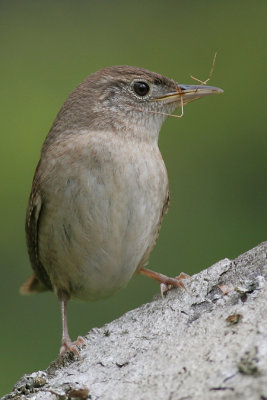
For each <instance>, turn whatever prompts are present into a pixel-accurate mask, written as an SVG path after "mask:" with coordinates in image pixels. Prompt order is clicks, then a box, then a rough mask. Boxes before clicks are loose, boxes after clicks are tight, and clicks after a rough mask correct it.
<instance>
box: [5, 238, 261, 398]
mask: <svg viewBox="0 0 267 400" xmlns="http://www.w3.org/2000/svg"><path fill="white" fill-rule="evenodd" d="M266 253H267V242H265V243H262V244H260V245H259V246H257V247H255V248H254V249H252V250H250V251H248V252H247V253H245V254H243V255H241V256H240V257H238V258H237V259H235V260H233V261H230V260H228V259H224V260H221V261H219V262H218V263H216V264H214V265H212V266H211V267H210V268H208V269H206V270H204V271H201V272H200V273H198V274H197V275H194V276H193V277H192V278H191V279H188V280H186V281H184V282H185V286H186V289H187V290H183V289H180V288H179V289H173V290H171V291H170V292H168V293H167V295H166V297H165V298H164V299H161V298H160V297H157V298H156V299H155V300H154V301H152V302H151V303H149V304H145V305H143V306H142V307H140V308H138V309H136V310H133V311H130V312H128V313H126V314H125V315H123V316H122V317H121V318H119V319H117V320H115V321H113V322H111V323H109V324H107V325H105V326H103V327H102V328H100V329H93V330H91V331H90V332H89V334H88V336H87V337H86V341H87V346H86V347H84V348H83V349H82V350H81V358H82V359H81V360H79V359H78V358H76V357H73V356H72V355H70V354H67V355H66V356H65V357H64V358H63V359H61V360H57V361H56V362H54V363H52V364H51V365H50V366H49V367H48V369H47V370H46V371H39V372H34V373H33V374H31V375H25V376H24V377H22V378H21V379H20V380H19V381H18V382H17V384H16V385H15V387H14V389H13V392H12V393H10V394H8V395H6V396H4V397H3V398H2V399H4V400H8V399H21V400H26V399H31V400H32V399H34V400H58V399H61V400H63V399H75V398H78V399H92V400H97V399H99V400H150V399H151V400H191V399H198V400H202V399H203V400H209V399H211V400H213V399H216V400H217V399H219V400H221V399H224V400H238V399H240V400H241V399H242V400H246V399H247V400H254V399H255V400H267V285H266V278H267V254H266Z"/></svg>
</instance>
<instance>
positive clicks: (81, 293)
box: [41, 140, 168, 299]
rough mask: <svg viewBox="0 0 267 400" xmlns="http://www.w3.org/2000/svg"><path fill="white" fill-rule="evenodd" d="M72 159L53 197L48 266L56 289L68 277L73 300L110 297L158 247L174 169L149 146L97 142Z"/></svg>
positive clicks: (46, 250) (46, 247) (47, 229)
mask: <svg viewBox="0 0 267 400" xmlns="http://www.w3.org/2000/svg"><path fill="white" fill-rule="evenodd" d="M67 157H68V156H67ZM70 159H72V165H71V168H69V169H68V170H66V168H65V169H64V178H62V177H61V178H60V182H59V183H58V184H57V185H56V184H54V185H53V187H54V189H53V190H52V191H51V193H50V195H51V197H53V202H52V201H51V202H48V204H47V208H46V213H47V215H48V217H49V218H50V227H49V223H48V224H46V226H42V227H41V228H42V231H43V235H42V237H43V238H46V239H43V240H42V242H43V246H42V247H43V249H44V251H43V255H44V258H46V260H44V262H45V264H46V265H47V266H48V269H50V270H51V269H52V274H53V279H52V280H54V282H55V286H57V285H58V284H59V283H58V281H59V280H60V279H59V278H60V276H61V277H62V276H64V282H65V284H68V285H70V287H71V291H72V296H73V297H77V298H81V299H97V298H99V297H106V296H108V295H109V294H112V293H113V292H114V291H116V290H117V289H119V288H120V287H122V286H125V285H126V284H127V283H128V281H129V279H130V278H131V276H132V275H133V274H134V272H135V270H136V268H137V267H138V265H139V263H140V260H141V259H142V257H143V256H144V254H145V253H146V252H147V251H148V249H151V248H152V247H153V244H154V242H155V237H156V236H157V232H158V229H159V225H160V221H161V216H162V209H163V207H164V203H165V201H166V197H167V191H168V179H167V173H166V168H165V165H164V162H163V160H162V157H161V154H160V152H159V149H158V147H157V145H156V144H155V145H153V146H152V145H148V144H147V143H143V144H142V143H131V142H125V143H120V146H118V145H116V144H115V143H108V142H106V143H103V142H102V143H99V142H98V141H97V140H96V141H95V142H94V141H91V142H90V145H89V146H84V147H83V148H80V150H79V151H78V152H77V149H76V162H73V158H72V157H70ZM58 161H59V166H58V167H57V169H58V170H59V171H60V170H61V165H60V160H58ZM62 173H63V170H62ZM56 188H57V189H56ZM50 189H52V188H50ZM48 191H49V190H48ZM55 197H56V203H57V205H58V207H57V212H55ZM49 218H48V219H49ZM46 220H47V218H46ZM51 224H53V227H54V229H53V231H52V230H51ZM45 232H46V233H45ZM51 232H52V233H51ZM49 236H50V237H49ZM48 237H49V244H48V243H47V238H48ZM45 242H46V243H45ZM53 243H54V245H53ZM51 247H53V249H51ZM49 248H50V249H49ZM55 253H56V257H53V259H54V263H53V264H54V265H51V262H50V260H49V258H50V256H49V254H53V255H55ZM47 255H48V257H47ZM55 264H56V265H55Z"/></svg>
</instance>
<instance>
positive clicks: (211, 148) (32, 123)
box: [0, 0, 267, 395]
mask: <svg viewBox="0 0 267 400" xmlns="http://www.w3.org/2000/svg"><path fill="white" fill-rule="evenodd" d="M266 12H267V3H266V1H254V2H251V1H247V0H243V1H223V2H222V1H221V2H219V1H199V0H196V1H187V2H186V1H171V0H164V1H156V0H154V1H132V2H130V1H103V0H98V1H97V0H94V1H91V0H88V1H85V0H84V1H82V0H79V1H67V0H64V1H63V0H61V1H60V0H53V1H48V0H46V1H36V0H32V1H28V0H24V1H21V0H20V1H19V0H18V1H13V0H9V1H0V50H1V53H0V57H1V58H0V60H1V62H0V76H1V90H0V102H1V105H0V107H1V146H0V148H1V155H0V162H1V169H0V173H1V177H0V179H1V186H0V190H1V207H0V213H1V233H0V240H1V274H2V275H1V279H0V285H1V288H0V296H1V303H0V307H1V310H0V313H1V314H0V315H1V317H0V318H1V319H0V321H1V329H0V332H1V337H0V339H1V340H0V347H1V349H0V354H1V356H0V360H1V361H0V395H3V394H4V393H5V392H7V391H10V390H11V388H12V386H13V384H14V383H15V382H16V380H17V379H18V378H19V377H20V376H21V375H23V374H24V373H29V372H32V371H34V370H38V369H44V368H46V367H47V366H48V364H49V363H50V362H51V361H52V360H53V359H55V357H56V356H57V353H58V350H59V343H60V335H61V322H60V312H59V304H58V302H57V299H56V297H55V296H54V295H52V294H49V293H48V294H43V295H36V296H32V297H31V296H30V297H21V296H20V295H19V293H18V290H19V286H20V285H21V283H22V282H23V281H24V280H25V279H26V278H28V276H29V275H30V273H31V269H30V264H29V260H28V256H27V252H26V246H25V238H24V218H25V211H26V206H27V200H28V195H29V192H30V187H31V181H32V177H33V173H34V169H35V166H36V163H37V162H38V159H39V154H40V148H41V145H42V142H43V140H44V137H45V135H46V134H47V132H48V130H49V128H50V126H51V124H52V122H53V119H54V118H55V116H56V113H57V112H58V110H59V108H60V107H61V105H62V103H63V101H64V100H65V98H66V97H67V95H68V94H69V93H70V92H71V91H72V90H73V88H74V87H75V86H76V85H77V84H78V83H79V82H80V81H81V80H83V79H84V78H85V76H87V75H88V74H90V73H91V72H94V71H96V70H98V69H100V68H103V67H105V66H108V65H116V64H128V65H136V66H140V67H144V68H148V69H151V70H154V71H157V72H159V73H162V74H164V75H167V76H169V77H171V78H174V79H176V80H177V81H179V82H181V83H192V84H193V83H194V81H192V80H191V79H190V74H193V75H194V76H197V77H199V78H200V79H203V80H204V79H206V78H207V76H208V73H209V70H210V67H211V63H212V59H213V55H214V52H215V51H218V56H217V61H216V65H215V70H214V74H213V77H212V80H211V82H209V84H211V85H214V86H219V87H222V88H223V89H224V91H225V93H224V94H223V95H220V96H212V97H210V98H205V99H202V100H200V101H197V102H194V103H193V104H190V105H188V106H186V108H185V115H184V117H183V118H182V119H181V120H176V119H169V120H168V121H167V122H166V123H165V125H164V127H163V129H162V131H161V136H160V148H161V151H162V153H163V157H164V159H165V162H166V165H167V168H168V172H169V179H170V187H171V206H170V210H169V213H168V215H167V216H166V217H165V220H164V224H163V228H162V230H161V234H160V238H159V241H158V243H157V246H156V248H155V250H154V251H153V253H152V255H151V258H150V265H151V267H153V268H154V269H155V270H158V271H161V272H163V273H166V274H170V275H176V274H178V273H179V272H181V271H184V272H187V273H189V274H193V273H195V272H197V271H199V270H201V269H203V268H206V267H208V266H210V265H211V264H212V263H214V262H216V261H218V260H220V259H222V258H225V257H229V258H233V257H236V256H238V255H239V254H241V253H242V252H245V251H246V250H249V249H250V248H251V247H253V246H255V245H257V244H259V243H260V242H261V241H263V240H266V191H267V185H266V150H267V148H266V128H265V124H264V122H265V121H264V120H265V113H266V103H265V102H264V100H265V99H264V97H265V94H266V70H265V68H264V66H266V55H265V49H264V43H265V42H266V20H265V18H266ZM264 196H265V198H264ZM156 292H158V286H157V285H156V283H154V282H152V281H150V280H148V279H147V278H145V277H141V276H138V277H137V278H135V279H133V280H132V281H131V282H130V284H129V285H128V287H127V289H124V290H122V291H120V292H119V293H117V294H116V295H115V296H113V297H112V298H110V299H107V300H105V301H100V302H97V303H80V304H79V303H71V304H70V307H69V323H70V332H71V336H72V337H73V338H75V337H76V336H77V335H79V334H85V333H86V332H87V331H88V330H89V329H91V328H92V327H94V326H101V325H102V324H104V323H106V322H108V321H110V320H112V319H114V318H116V317H118V316H120V315H121V314H122V313H124V312H126V311H127V310H130V309H133V308H135V307H138V306H139V305H141V304H142V303H144V302H148V301H150V300H151V299H152V296H153V294H154V293H156Z"/></svg>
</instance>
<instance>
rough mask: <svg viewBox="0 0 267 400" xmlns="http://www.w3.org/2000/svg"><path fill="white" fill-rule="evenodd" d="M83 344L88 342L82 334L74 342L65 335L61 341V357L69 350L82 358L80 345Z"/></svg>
mask: <svg viewBox="0 0 267 400" xmlns="http://www.w3.org/2000/svg"><path fill="white" fill-rule="evenodd" d="M83 344H86V341H85V340H84V338H83V337H82V336H78V337H77V340H75V341H74V342H72V341H71V339H70V337H64V338H62V341H61V347H60V350H59V355H60V357H63V356H64V354H65V353H67V351H69V352H70V353H73V354H76V356H78V357H79V358H80V359H81V356H80V353H79V347H80V346H82V345H83Z"/></svg>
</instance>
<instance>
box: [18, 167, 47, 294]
mask: <svg viewBox="0 0 267 400" xmlns="http://www.w3.org/2000/svg"><path fill="white" fill-rule="evenodd" d="M38 167H39V164H38V166H37V168H36V172H35V176H34V180H33V185H32V191H31V195H30V200H29V204H28V209H27V216H26V226H25V228H26V238H27V247H28V253H29V257H30V261H31V265H32V268H33V271H34V274H33V275H32V276H31V277H30V278H29V279H28V280H27V281H26V282H25V283H24V284H23V285H22V287H21V289H20V292H21V293H23V294H25V293H31V292H42V291H45V290H52V284H51V281H50V279H49V276H48V274H47V272H46V270H45V268H44V267H43V265H42V263H41V261H40V257H39V246H38V233H39V232H38V230H39V223H40V218H41V215H42V210H43V207H44V203H43V200H42V196H41V193H40V191H39V184H38V181H39V178H38V175H39V174H38V170H39V168H38Z"/></svg>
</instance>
